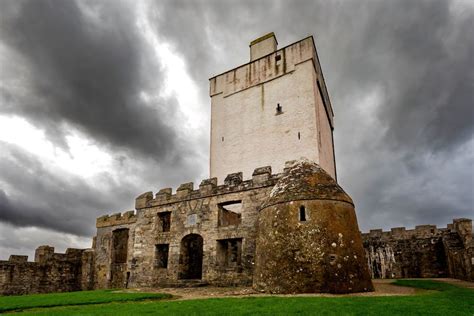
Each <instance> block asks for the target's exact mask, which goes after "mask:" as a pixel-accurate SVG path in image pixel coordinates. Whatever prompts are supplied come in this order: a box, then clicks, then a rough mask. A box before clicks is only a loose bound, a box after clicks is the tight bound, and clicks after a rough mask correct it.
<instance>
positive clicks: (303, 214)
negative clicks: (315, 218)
mask: <svg viewBox="0 0 474 316" xmlns="http://www.w3.org/2000/svg"><path fill="white" fill-rule="evenodd" d="M300 222H306V209H305V207H304V206H303V205H301V206H300Z"/></svg>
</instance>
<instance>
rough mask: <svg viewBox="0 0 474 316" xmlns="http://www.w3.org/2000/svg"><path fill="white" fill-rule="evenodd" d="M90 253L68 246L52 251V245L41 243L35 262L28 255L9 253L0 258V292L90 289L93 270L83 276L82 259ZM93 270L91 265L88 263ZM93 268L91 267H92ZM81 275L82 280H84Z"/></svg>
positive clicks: (19, 292) (5, 293) (17, 293)
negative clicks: (67, 247)
mask: <svg viewBox="0 0 474 316" xmlns="http://www.w3.org/2000/svg"><path fill="white" fill-rule="evenodd" d="M92 258H93V256H92V255H91V253H90V250H89V252H87V251H86V250H83V249H71V248H69V249H67V250H66V253H64V254H60V253H54V248H53V247H49V246H40V247H38V248H37V249H36V252H35V261H34V262H28V256H16V255H11V256H10V258H9V260H8V261H0V294H1V295H20V294H33V293H50V292H70V291H79V290H81V289H89V288H90V286H89V285H90V284H91V282H90V281H89V280H88V279H89V278H91V276H92V273H85V274H84V275H83V271H82V270H83V260H85V262H88V261H90V260H92ZM89 268H90V269H93V266H91V265H90V266H89ZM91 271H92V270H91ZM83 277H84V279H83Z"/></svg>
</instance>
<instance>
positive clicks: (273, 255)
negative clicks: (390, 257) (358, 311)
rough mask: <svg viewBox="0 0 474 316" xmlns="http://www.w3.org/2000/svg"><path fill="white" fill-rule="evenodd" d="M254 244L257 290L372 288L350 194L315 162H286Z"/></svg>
mask: <svg viewBox="0 0 474 316" xmlns="http://www.w3.org/2000/svg"><path fill="white" fill-rule="evenodd" d="M256 244H257V248H256V253H255V273H254V279H253V286H254V287H255V288H256V289H257V290H259V291H265V292H271V293H313V292H323V293H324V292H329V293H352V292H364V291H373V286H372V282H371V279H370V274H369V269H368V267H367V261H366V258H365V252H364V248H363V245H362V239H361V235H360V233H359V227H358V224H357V218H356V214H355V210H354V204H353V202H352V199H351V198H350V197H349V195H347V194H346V192H344V190H343V189H342V188H341V187H340V186H339V185H338V184H337V183H336V181H334V179H333V178H332V177H331V176H330V175H329V174H328V173H327V172H325V171H324V170H323V169H322V168H320V167H319V166H318V165H317V164H316V163H314V162H311V161H309V160H300V161H296V162H292V163H289V164H288V166H287V168H286V169H285V170H284V172H283V173H282V176H281V178H280V180H279V181H278V182H277V183H276V184H275V186H274V187H273V189H272V191H271V192H270V195H269V197H268V198H267V199H266V201H264V202H263V204H262V206H261V208H260V213H259V218H258V236H257V243H256Z"/></svg>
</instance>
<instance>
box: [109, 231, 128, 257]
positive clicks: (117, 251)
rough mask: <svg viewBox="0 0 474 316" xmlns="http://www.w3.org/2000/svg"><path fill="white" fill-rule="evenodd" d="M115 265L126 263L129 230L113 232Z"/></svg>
mask: <svg viewBox="0 0 474 316" xmlns="http://www.w3.org/2000/svg"><path fill="white" fill-rule="evenodd" d="M112 239H113V240H112V246H113V248H112V249H113V257H112V262H113V263H126V262H127V252H128V228H120V229H116V230H114V231H113V232H112Z"/></svg>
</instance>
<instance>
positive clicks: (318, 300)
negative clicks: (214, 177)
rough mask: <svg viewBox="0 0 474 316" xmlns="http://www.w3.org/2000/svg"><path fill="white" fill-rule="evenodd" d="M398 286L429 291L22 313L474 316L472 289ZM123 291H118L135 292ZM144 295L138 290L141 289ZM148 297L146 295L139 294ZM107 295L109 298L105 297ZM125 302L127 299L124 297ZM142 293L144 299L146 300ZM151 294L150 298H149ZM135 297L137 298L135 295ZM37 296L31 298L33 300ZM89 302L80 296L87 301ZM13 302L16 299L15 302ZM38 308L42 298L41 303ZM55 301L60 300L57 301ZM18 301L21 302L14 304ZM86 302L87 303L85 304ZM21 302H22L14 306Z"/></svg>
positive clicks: (416, 283) (5, 302) (0, 302)
mask: <svg viewBox="0 0 474 316" xmlns="http://www.w3.org/2000/svg"><path fill="white" fill-rule="evenodd" d="M395 284H398V285H403V286H411V287H416V288H421V289H425V290H432V291H430V292H424V291H423V292H420V294H418V295H411V296H384V297H382V296H379V297H370V296H366V297H347V296H341V297H276V296H273V297H250V298H214V299H199V300H187V301H173V300H154V301H153V300H144V301H139V302H136V301H126V302H125V301H123V302H116V301H115V302H112V303H99V302H98V303H99V304H97V303H95V305H81V306H77V305H76V306H59V307H50V308H35V309H30V310H25V311H23V312H22V313H20V314H21V315H141V314H150V315H290V314H299V315H405V316H408V315H430V316H431V315H450V316H451V315H470V316H472V315H474V291H473V290H470V289H465V288H460V287H457V286H454V285H450V284H446V283H441V282H436V281H431V280H399V281H396V282H395ZM78 293H89V294H87V295H89V296H88V297H89V298H90V299H94V293H99V294H100V293H102V295H104V296H103V298H102V301H103V302H105V301H107V299H109V301H112V300H113V295H115V294H114V293H111V292H107V291H93V292H75V293H65V294H49V295H43V297H47V296H53V297H56V296H58V295H77V294H78ZM136 294H137V293H134V294H126V293H122V294H119V295H124V296H125V297H126V296H127V295H136ZM138 294H140V293H138ZM141 294H143V295H145V294H144V293H141ZM106 295H108V298H107V297H106ZM22 297H23V298H25V299H24V301H23V305H22V306H23V308H24V306H25V304H26V303H27V302H29V298H34V297H37V296H36V295H28V296H22ZM125 297H124V298H123V300H126V298H125ZM18 298H19V297H3V298H0V306H2V307H4V308H5V307H6V308H8V309H10V310H11V309H12V306H13V305H12V304H11V303H10V301H9V300H10V299H18ZM77 298H78V297H77V296H76V301H75V300H74V299H70V298H68V297H67V296H64V301H62V302H70V303H65V304H62V305H68V304H77V303H75V302H77ZM144 298H145V297H143V298H142V299H144ZM149 298H152V297H149ZM131 300H133V298H132V299H131ZM34 301H36V299H31V302H34ZM86 301H87V300H85V299H84V300H82V302H86ZM12 302H14V301H12ZM37 302H38V303H37V305H33V304H30V306H31V305H33V306H39V305H38V304H39V301H37ZM56 302H58V300H57V299H56ZM15 304H18V303H15ZM83 304H84V303H83ZM16 306H18V305H16Z"/></svg>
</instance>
